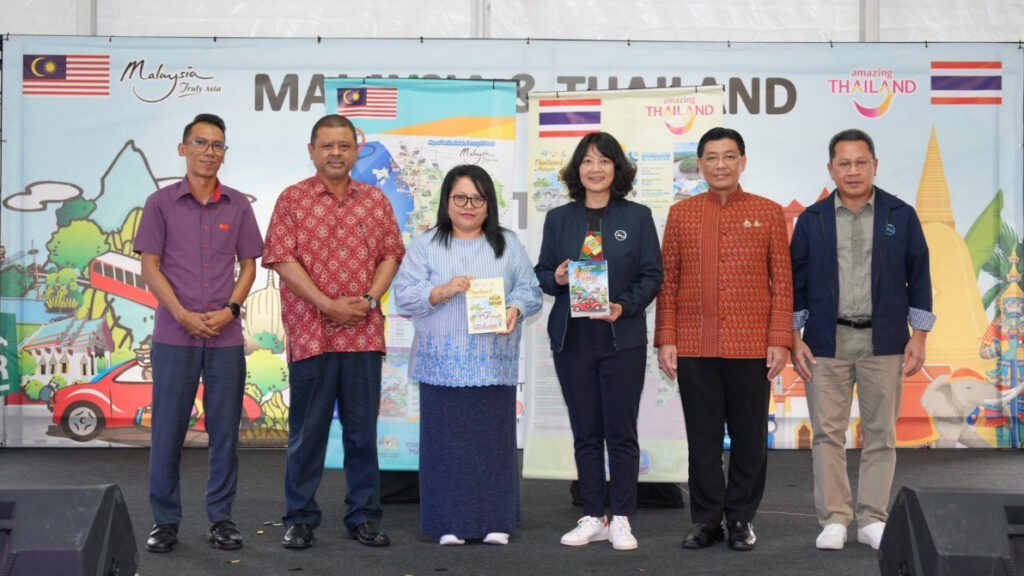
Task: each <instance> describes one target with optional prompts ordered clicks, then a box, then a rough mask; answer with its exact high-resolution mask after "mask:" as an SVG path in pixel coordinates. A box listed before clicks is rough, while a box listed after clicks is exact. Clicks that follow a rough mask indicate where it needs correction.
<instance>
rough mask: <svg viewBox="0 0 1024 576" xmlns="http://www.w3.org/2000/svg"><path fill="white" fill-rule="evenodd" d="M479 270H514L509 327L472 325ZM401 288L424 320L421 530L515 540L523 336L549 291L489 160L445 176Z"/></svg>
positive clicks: (396, 291)
mask: <svg viewBox="0 0 1024 576" xmlns="http://www.w3.org/2000/svg"><path fill="white" fill-rule="evenodd" d="M474 278H480V279H483V278H503V279H504V289H505V310H504V314H505V320H506V324H507V330H505V331H504V332H499V333H493V332H492V333H485V334H470V333H469V320H468V317H467V316H468V315H467V306H466V291H467V290H468V289H469V285H470V281H471V280H472V279H474ZM391 291H392V294H393V295H394V297H395V302H396V303H397V304H398V305H399V306H400V307H401V308H402V309H404V310H405V312H407V313H408V314H409V315H410V316H412V317H413V324H414V326H415V327H416V334H415V338H414V339H413V344H412V353H411V358H410V361H409V378H411V379H413V380H416V381H417V382H419V384H420V529H421V530H422V531H423V533H424V534H426V535H428V536H431V537H433V538H438V539H439V541H440V544H441V545H452V544H464V543H465V541H466V539H482V540H483V541H484V542H486V543H488V544H507V543H508V538H509V535H510V534H512V533H514V532H515V530H516V527H517V526H518V525H519V522H520V518H521V514H520V509H519V458H518V453H517V450H516V386H517V385H518V383H519V340H520V335H521V334H522V328H521V326H522V323H523V320H524V318H526V317H527V316H530V315H531V314H535V313H536V312H538V311H539V310H540V308H541V293H540V287H539V286H538V284H537V278H536V276H535V275H534V273H533V265H532V264H531V263H530V259H529V258H528V257H527V255H526V250H525V249H524V248H523V245H522V243H520V242H519V239H518V238H517V237H516V235H515V233H513V232H511V231H509V230H505V229H503V228H502V227H501V225H500V224H499V222H498V199H497V195H496V194H495V190H494V183H493V182H492V181H491V177H490V175H488V174H487V172H486V171H485V170H484V169H483V168H480V167H479V166H470V165H464V166H456V167H455V168H453V169H452V170H451V171H449V172H448V174H447V175H446V176H445V178H444V182H443V183H442V184H441V193H440V202H439V204H438V209H437V224H436V225H435V226H434V227H433V228H431V229H430V230H428V231H426V232H425V233H423V234H422V235H421V236H419V237H418V238H416V239H415V240H414V241H413V242H412V244H411V245H410V246H409V248H408V250H407V252H406V255H405V259H404V260H403V261H402V266H401V268H400V269H399V271H398V275H397V276H396V277H395V282H394V285H393V286H392V290H391Z"/></svg>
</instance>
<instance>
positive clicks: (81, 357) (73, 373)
mask: <svg viewBox="0 0 1024 576" xmlns="http://www.w3.org/2000/svg"><path fill="white" fill-rule="evenodd" d="M19 348H21V350H22V351H24V352H28V353H30V354H32V357H33V359H34V360H35V361H36V371H35V375H23V377H28V378H36V379H39V380H45V381H47V382H49V381H51V380H52V379H53V378H54V377H55V376H61V377H62V378H63V379H64V380H65V383H66V384H70V383H72V382H75V381H79V380H91V379H92V378H94V377H95V376H96V375H97V374H98V373H99V372H100V371H102V370H103V368H104V367H106V366H107V365H109V363H110V352H111V351H112V350H113V349H114V340H113V338H112V337H111V335H110V328H109V327H108V326H107V323H106V320H104V319H103V318H97V319H96V320H81V319H78V318H68V319H66V320H60V321H57V322H53V323H52V324H47V325H46V326H43V327H42V328H40V329H39V330H36V332H35V333H34V334H32V335H31V336H29V337H28V338H26V339H25V340H23V341H22V342H21V345H20V346H19ZM101 358H102V359H103V360H104V362H103V364H102V365H99V364H98V362H97V360H99V359H101Z"/></svg>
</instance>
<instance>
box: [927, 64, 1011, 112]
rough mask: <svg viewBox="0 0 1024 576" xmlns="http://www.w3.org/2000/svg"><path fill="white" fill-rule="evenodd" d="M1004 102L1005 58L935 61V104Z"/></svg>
mask: <svg viewBox="0 0 1024 576" xmlns="http://www.w3.org/2000/svg"><path fill="white" fill-rule="evenodd" d="M1002 103H1003V63H1002V62H948V61H932V104H1002Z"/></svg>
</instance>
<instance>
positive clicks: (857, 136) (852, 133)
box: [828, 128, 875, 163]
mask: <svg viewBox="0 0 1024 576" xmlns="http://www.w3.org/2000/svg"><path fill="white" fill-rule="evenodd" d="M840 142H863V143H865V144H867V145H868V151H869V152H871V157H872V158H874V157H875V141H874V140H872V139H871V136H868V133H867V132H865V131H863V130H858V129H856V128H850V129H848V130H843V131H842V132H840V133H839V134H836V135H835V136H833V137H832V139H831V140H829V141H828V161H829V163H831V162H832V159H833V158H835V157H836V144H839V143H840Z"/></svg>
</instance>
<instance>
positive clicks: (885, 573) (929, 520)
mask: <svg viewBox="0 0 1024 576" xmlns="http://www.w3.org/2000/svg"><path fill="white" fill-rule="evenodd" d="M878 565H879V568H881V570H882V576H947V575H948V576H976V575H977V576H1024V493H1021V492H991V491H981V490H931V489H914V488H903V489H902V490H900V492H899V494H897V495H896V501H895V502H893V505H892V508H891V509H890V510H889V521H888V522H887V523H886V525H885V533H884V534H883V535H882V544H881V546H880V547H879V548H878Z"/></svg>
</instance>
